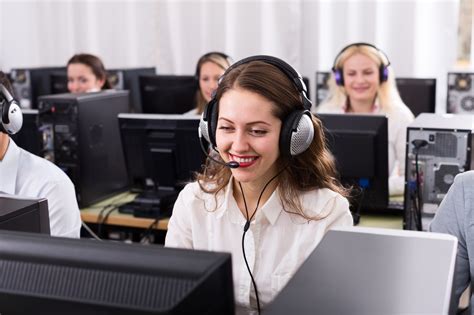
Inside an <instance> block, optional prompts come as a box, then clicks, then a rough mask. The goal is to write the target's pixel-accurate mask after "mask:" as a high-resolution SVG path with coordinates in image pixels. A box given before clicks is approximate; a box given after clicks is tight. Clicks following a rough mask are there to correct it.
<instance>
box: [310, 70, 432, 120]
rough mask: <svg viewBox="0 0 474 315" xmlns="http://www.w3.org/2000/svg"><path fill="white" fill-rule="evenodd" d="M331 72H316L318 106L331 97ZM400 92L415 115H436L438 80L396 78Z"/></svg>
mask: <svg viewBox="0 0 474 315" xmlns="http://www.w3.org/2000/svg"><path fill="white" fill-rule="evenodd" d="M330 75H331V73H330V72H324V71H317V72H316V106H318V105H319V104H321V103H322V102H323V101H324V100H325V99H326V98H327V97H328V95H329V86H328V80H329V78H330ZM395 82H396V84H397V88H398V92H399V93H400V97H401V98H402V100H403V102H404V103H405V105H407V106H408V108H410V110H411V111H412V113H413V115H415V117H416V116H418V115H419V114H420V113H434V112H435V109H436V79H421V78H396V79H395Z"/></svg>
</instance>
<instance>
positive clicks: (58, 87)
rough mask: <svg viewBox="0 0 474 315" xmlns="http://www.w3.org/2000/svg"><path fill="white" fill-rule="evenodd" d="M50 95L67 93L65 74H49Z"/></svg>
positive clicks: (56, 72)
mask: <svg viewBox="0 0 474 315" xmlns="http://www.w3.org/2000/svg"><path fill="white" fill-rule="evenodd" d="M50 80H51V94H61V93H69V90H68V88H67V73H66V72H58V71H55V72H53V73H51V74H50Z"/></svg>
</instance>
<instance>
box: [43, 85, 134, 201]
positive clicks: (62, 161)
mask: <svg viewBox="0 0 474 315" xmlns="http://www.w3.org/2000/svg"><path fill="white" fill-rule="evenodd" d="M128 108H129V93H128V91H114V90H110V91H101V92H95V93H85V94H57V95H47V96H42V97H40V98H39V104H38V111H39V117H38V120H39V123H38V124H39V129H40V130H41V132H42V139H43V148H42V152H43V156H44V157H45V158H46V159H48V160H50V161H52V162H53V163H55V164H56V165H57V166H59V167H60V168H61V169H62V170H64V171H65V172H66V174H68V176H69V177H70V178H71V180H72V182H73V183H74V185H75V188H76V194H77V200H78V202H79V206H80V207H86V206H88V205H90V204H92V203H95V202H97V201H99V200H101V199H104V198H107V197H108V196H110V195H113V194H114V193H116V192H119V191H123V190H125V189H127V187H128V178H127V173H126V169H125V162H124V157H123V150H122V144H121V141H120V132H119V125H118V118H117V116H118V114H119V113H126V112H128Z"/></svg>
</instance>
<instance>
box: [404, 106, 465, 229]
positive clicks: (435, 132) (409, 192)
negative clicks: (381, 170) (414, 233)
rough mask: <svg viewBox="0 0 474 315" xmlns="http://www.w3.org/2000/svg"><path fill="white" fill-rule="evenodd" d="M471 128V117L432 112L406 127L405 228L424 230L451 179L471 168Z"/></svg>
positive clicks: (424, 114) (423, 114)
mask: <svg viewBox="0 0 474 315" xmlns="http://www.w3.org/2000/svg"><path fill="white" fill-rule="evenodd" d="M473 126H474V116H470V115H452V114H432V113H422V114H420V115H419V116H418V117H417V118H416V119H415V121H414V122H413V123H412V124H410V125H409V126H408V128H407V146H406V148H407V150H406V168H405V176H406V182H405V205H404V208H405V218H404V227H405V229H410V230H411V229H419V228H420V225H421V228H422V229H423V230H426V229H427V227H428V225H429V223H430V222H431V220H432V218H433V217H434V215H435V213H436V209H437V208H438V205H439V204H440V203H441V201H442V200H443V198H444V196H445V195H446V193H447V192H448V190H449V187H450V186H451V184H452V183H453V181H454V177H455V176H456V175H457V174H459V173H462V172H464V171H467V170H470V169H471V168H472V166H473V160H472V159H473V155H472V149H473V137H472V133H473ZM420 199H421V200H420ZM414 218H416V220H415V219H414ZM418 219H420V221H418V224H419V225H418V226H417V225H416V224H415V223H416V222H417V220H418ZM420 223H421V224H420Z"/></svg>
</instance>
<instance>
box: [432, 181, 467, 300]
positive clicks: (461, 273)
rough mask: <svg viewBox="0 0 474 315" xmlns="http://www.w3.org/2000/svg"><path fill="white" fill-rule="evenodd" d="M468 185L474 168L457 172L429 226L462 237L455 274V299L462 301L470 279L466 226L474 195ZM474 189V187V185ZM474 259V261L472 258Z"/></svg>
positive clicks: (433, 230) (434, 229)
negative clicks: (468, 192) (461, 172)
mask: <svg viewBox="0 0 474 315" xmlns="http://www.w3.org/2000/svg"><path fill="white" fill-rule="evenodd" d="M466 185H471V187H472V185H474V172H468V173H464V174H461V175H458V176H456V178H455V180H454V183H453V184H452V185H451V188H450V189H449V191H448V193H447V195H446V196H445V198H444V199H443V201H442V202H441V204H440V206H439V208H438V210H437V211H436V215H435V218H434V219H433V221H432V223H431V225H430V227H429V230H430V231H431V232H438V233H447V234H451V235H454V236H455V237H457V238H458V251H457V256H456V270H455V275H454V284H453V290H454V301H453V302H454V303H456V305H457V303H459V298H460V296H461V294H462V292H463V291H464V290H465V289H466V288H467V286H468V285H469V283H470V278H471V276H470V262H469V248H468V247H467V243H466V226H468V225H469V222H470V216H471V214H470V213H469V212H470V211H471V207H472V201H473V200H474V196H470V195H466V194H465V190H466ZM471 189H472V188H471ZM472 263H474V262H472Z"/></svg>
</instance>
